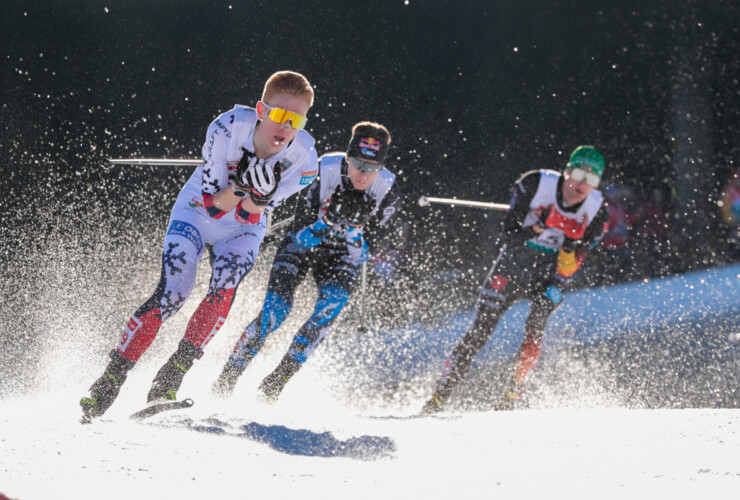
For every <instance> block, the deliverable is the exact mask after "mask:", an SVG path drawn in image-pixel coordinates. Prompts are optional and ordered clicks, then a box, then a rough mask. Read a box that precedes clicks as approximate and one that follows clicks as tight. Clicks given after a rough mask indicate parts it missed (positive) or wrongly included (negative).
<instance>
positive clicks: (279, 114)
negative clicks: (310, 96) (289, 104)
mask: <svg viewBox="0 0 740 500" xmlns="http://www.w3.org/2000/svg"><path fill="white" fill-rule="evenodd" d="M262 104H263V105H264V106H265V107H266V108H267V109H268V110H269V112H268V113H267V116H269V117H270V120H272V121H274V122H275V123H279V124H280V125H284V124H286V123H288V122H290V126H291V127H293V128H294V129H297V130H300V129H302V128H303V127H305V126H306V122H307V121H308V118H306V117H305V116H303V115H299V114H298V113H295V112H293V111H288V110H287V109H283V108H278V107H273V106H268V105H267V104H265V103H264V102H263V103H262Z"/></svg>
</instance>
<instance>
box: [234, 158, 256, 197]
mask: <svg viewBox="0 0 740 500" xmlns="http://www.w3.org/2000/svg"><path fill="white" fill-rule="evenodd" d="M242 151H244V154H242V157H241V159H240V160H239V164H238V165H237V166H236V177H235V178H234V185H235V186H236V187H238V188H240V189H242V190H243V191H247V192H251V188H252V185H251V183H250V182H249V176H248V175H247V170H248V169H249V166H250V165H251V164H252V163H256V158H257V157H256V156H255V155H254V153H252V152H251V151H247V150H246V149H244V148H242Z"/></svg>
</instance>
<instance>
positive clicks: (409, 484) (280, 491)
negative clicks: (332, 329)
mask: <svg viewBox="0 0 740 500" xmlns="http://www.w3.org/2000/svg"><path fill="white" fill-rule="evenodd" d="M70 400H73V395H72V394H69V395H60V394H56V395H55V396H49V397H48V398H39V399H35V400H33V401H12V402H8V401H4V402H3V406H2V407H3V411H2V416H0V447H1V448H2V450H3V451H2V453H1V454H0V484H2V486H1V487H0V491H2V492H4V493H5V494H6V495H9V496H10V497H11V498H17V499H20V500H34V499H48V498H76V499H99V498H106V499H110V500H114V499H124V498H125V499H130V498H180V499H190V498H226V497H231V498H287V497H288V496H289V495H295V494H299V496H300V498H378V497H386V498H399V497H407V498H483V497H488V498H490V497H498V498H543V497H546V498H565V497H570V498H593V497H594V495H596V494H597V493H598V496H599V497H600V498H603V497H607V498H629V497H639V498H645V497H647V496H648V494H655V493H660V495H661V498H669V497H672V496H673V497H676V498H690V497H693V498H712V497H716V498H732V497H733V495H734V493H736V492H737V489H738V486H740V465H738V461H737V450H738V449H740V412H739V411H737V410H623V409H586V410H540V411H529V410H528V411H518V412H503V413H494V412H488V413H471V414H463V415H451V416H446V417H440V418H438V417H426V418H401V417H399V418H392V417H386V418H373V417H368V416H357V415H348V414H341V413H339V412H334V413H332V414H331V416H329V417H327V416H326V415H327V413H326V412H325V411H324V409H323V408H320V407H314V408H309V407H304V408H296V407H291V406H290V405H289V404H287V405H283V406H280V403H279V404H278V406H276V407H272V408H264V407H260V406H255V408H254V411H244V409H242V411H241V412H239V413H238V415H239V416H236V415H237V413H235V407H223V408H221V410H223V411H222V412H221V413H219V414H218V415H215V416H211V415H208V412H207V411H204V409H203V408H201V410H200V412H199V410H198V409H197V407H194V408H192V409H190V410H183V411H180V412H173V413H171V414H169V415H164V414H163V415H161V416H158V417H155V418H153V419H152V420H151V421H149V422H147V423H134V422H130V421H127V420H125V419H117V418H114V419H110V420H107V421H106V420H103V421H99V422H95V423H93V424H91V425H80V424H78V423H76V421H75V418H76V417H77V409H76V408H75V407H74V405H71V404H69V402H70ZM57 404H59V406H57ZM242 404H243V402H242ZM255 405H256V404H255ZM250 413H251V414H252V415H250ZM733 492H734V493H733Z"/></svg>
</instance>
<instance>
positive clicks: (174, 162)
mask: <svg viewBox="0 0 740 500" xmlns="http://www.w3.org/2000/svg"><path fill="white" fill-rule="evenodd" d="M108 163H110V164H111V165H150V166H170V167H178V166H197V165H202V164H203V160H191V159H184V158H181V159H167V158H108ZM291 222H293V217H288V218H287V219H285V220H281V221H280V222H276V223H275V224H273V223H272V212H267V232H266V233H265V235H269V234H272V233H274V232H275V231H277V230H278V229H281V228H283V227H285V226H287V225H288V224H290V223H291Z"/></svg>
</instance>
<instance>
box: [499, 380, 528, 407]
mask: <svg viewBox="0 0 740 500" xmlns="http://www.w3.org/2000/svg"><path fill="white" fill-rule="evenodd" d="M524 389H525V387H524V384H518V383H516V382H514V381H513V380H512V381H511V382H510V383H509V386H508V387H507V388H506V390H505V391H504V393H503V394H502V395H501V398H500V399H499V400H498V402H496V404H495V405H494V407H493V409H494V410H496V411H511V410H518V409H523V408H526V407H527V400H526V397H525V394H524Z"/></svg>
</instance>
